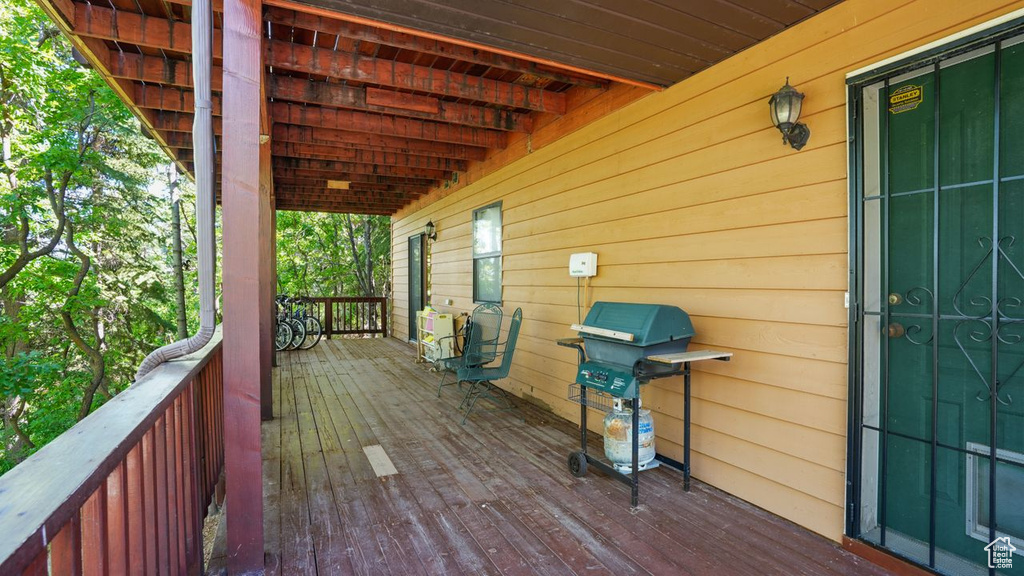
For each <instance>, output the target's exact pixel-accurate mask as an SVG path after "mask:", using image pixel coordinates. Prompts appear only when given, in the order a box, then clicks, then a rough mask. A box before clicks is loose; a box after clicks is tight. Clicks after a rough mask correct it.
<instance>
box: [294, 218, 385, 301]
mask: <svg viewBox="0 0 1024 576" xmlns="http://www.w3.org/2000/svg"><path fill="white" fill-rule="evenodd" d="M349 224H351V226H349ZM367 231H369V232H368V233H367ZM353 247H354V250H353ZM367 257H369V260H370V262H371V263H372V273H369V274H368V273H367V266H366V259H367ZM390 276H391V221H390V219H389V218H388V217H387V216H365V215H350V214H325V213H313V212H278V214H277V287H278V292H279V293H282V294H291V295H300V296H313V297H324V296H380V295H383V294H384V293H385V290H386V287H387V280H388V278H390ZM368 277H370V278H372V282H368V281H367V278H368Z"/></svg>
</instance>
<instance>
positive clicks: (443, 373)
mask: <svg viewBox="0 0 1024 576" xmlns="http://www.w3.org/2000/svg"><path fill="white" fill-rule="evenodd" d="M447 378H448V371H447V370H445V371H443V372H441V383H440V384H438V385H437V397H438V398H440V397H441V387H442V386H444V381H445V380H446V379H447Z"/></svg>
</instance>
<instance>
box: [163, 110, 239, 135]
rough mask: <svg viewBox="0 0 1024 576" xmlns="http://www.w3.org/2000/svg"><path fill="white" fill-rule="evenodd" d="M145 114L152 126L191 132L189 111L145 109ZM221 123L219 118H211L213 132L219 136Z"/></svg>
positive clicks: (191, 120) (192, 117)
mask: <svg viewBox="0 0 1024 576" xmlns="http://www.w3.org/2000/svg"><path fill="white" fill-rule="evenodd" d="M146 113H147V116H148V117H149V120H150V122H152V123H153V127H155V128H156V129H157V130H161V131H165V132H188V133H189V134H191V133H192V123H193V121H194V120H195V116H193V115H192V114H191V113H189V112H163V111H160V110H156V111H153V110H147V111H146ZM222 129H223V123H222V121H221V119H220V118H214V119H213V133H214V134H216V135H218V136H220V134H221V130H222Z"/></svg>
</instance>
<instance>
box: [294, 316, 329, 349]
mask: <svg viewBox="0 0 1024 576" xmlns="http://www.w3.org/2000/svg"><path fill="white" fill-rule="evenodd" d="M303 324H305V326H306V339H305V340H303V341H302V344H301V345H299V348H301V349H303V350H309V349H310V348H312V347H313V346H316V345H317V344H318V343H319V342H320V337H321V336H323V333H324V327H323V325H321V324H320V321H319V320H317V319H316V318H314V317H313V316H306V318H305V320H303Z"/></svg>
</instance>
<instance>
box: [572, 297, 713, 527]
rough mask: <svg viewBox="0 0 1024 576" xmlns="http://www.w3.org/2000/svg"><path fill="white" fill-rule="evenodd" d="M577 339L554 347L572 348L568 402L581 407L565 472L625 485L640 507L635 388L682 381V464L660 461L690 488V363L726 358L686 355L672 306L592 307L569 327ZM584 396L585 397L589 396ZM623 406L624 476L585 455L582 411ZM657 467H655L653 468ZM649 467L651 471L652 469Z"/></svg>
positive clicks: (679, 315)
mask: <svg viewBox="0 0 1024 576" xmlns="http://www.w3.org/2000/svg"><path fill="white" fill-rule="evenodd" d="M572 329H573V330H575V331H577V332H578V333H579V337H577V338H564V339H561V340H558V345H560V346H566V347H570V348H574V349H576V350H577V352H578V354H579V368H578V370H577V372H576V381H575V384H574V385H571V386H570V393H569V399H570V400H573V401H575V402H577V403H579V404H580V450H579V451H577V452H573V453H572V454H570V455H569V471H570V472H571V473H572V474H573V475H574V476H577V477H582V476H584V475H585V474H586V473H587V466H588V465H591V466H594V467H596V468H598V469H599V470H601V471H602V472H604V473H606V474H608V475H609V476H611V477H613V478H616V479H618V480H621V481H622V482H625V483H626V484H629V485H630V486H631V488H632V505H633V506H634V507H636V506H637V505H638V502H639V472H640V469H639V466H638V462H637V460H638V452H639V444H638V438H639V436H640V434H639V433H637V431H638V430H640V426H639V420H640V409H639V399H640V388H641V385H643V384H646V383H648V382H650V381H651V380H653V379H655V378H665V377H668V376H679V375H681V376H684V378H685V380H684V382H685V400H686V405H685V411H684V435H685V439H684V461H683V462H682V463H679V462H676V461H674V460H671V459H669V458H665V457H663V456H661V455H656V456H655V458H656V459H657V461H661V462H665V463H667V464H670V465H673V466H675V467H677V468H680V469H681V470H682V471H683V477H684V489H685V490H687V491H688V490H689V488H690V362H693V361H697V360H709V359H717V360H728V359H729V357H731V356H732V354H731V353H728V352H712V351H697V352H687V347H688V346H689V344H690V338H692V337H693V336H694V335H695V334H696V333H695V331H694V329H693V324H692V323H691V322H690V316H689V315H688V314H687V313H686V312H684V311H683V310H681V309H679V308H677V307H675V306H666V305H657V304H632V303H625V302H596V303H594V305H593V307H592V308H591V309H590V312H589V313H588V314H587V318H586V320H585V321H584V323H583V324H573V325H572ZM588 391H589V393H588ZM614 398H619V399H623V400H625V401H628V402H629V404H630V405H631V408H632V428H631V430H632V451H633V459H632V469H631V473H630V474H623V473H621V472H619V471H618V470H616V469H615V468H614V467H613V466H610V465H608V464H607V463H605V462H603V461H602V460H600V459H598V458H597V457H595V456H593V455H591V454H588V453H587V408H588V407H590V408H599V409H602V410H605V411H609V410H610V409H611V399H614ZM657 461H655V462H654V465H655V466H656V465H657ZM652 467H653V466H652Z"/></svg>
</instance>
